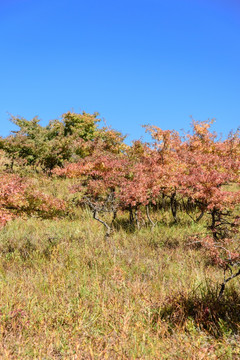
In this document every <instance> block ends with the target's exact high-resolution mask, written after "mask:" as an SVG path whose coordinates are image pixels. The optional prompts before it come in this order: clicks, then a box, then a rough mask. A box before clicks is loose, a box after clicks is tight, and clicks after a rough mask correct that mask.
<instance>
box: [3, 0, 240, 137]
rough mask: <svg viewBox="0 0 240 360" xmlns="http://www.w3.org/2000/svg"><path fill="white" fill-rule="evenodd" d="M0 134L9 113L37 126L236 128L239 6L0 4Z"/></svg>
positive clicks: (7, 0) (65, 1)
mask: <svg viewBox="0 0 240 360" xmlns="http://www.w3.org/2000/svg"><path fill="white" fill-rule="evenodd" d="M0 40H1V41H0V49H1V56H0V75H1V77H0V92H1V93H0V135H2V136H6V135H8V134H9V132H10V130H11V129H12V124H11V123H9V121H8V118H9V116H8V114H7V112H9V113H11V114H13V115H21V116H23V117H25V118H27V119H31V118H32V117H33V116H35V115H38V116H39V117H40V118H41V119H42V124H43V125H46V124H47V122H48V121H49V120H50V119H54V118H58V117H59V116H60V115H61V114H62V113H64V112H66V111H68V110H71V109H74V110H75V111H76V112H79V111H82V110H85V111H87V112H90V113H91V112H94V111H98V112H99V113H100V115H101V117H103V118H105V119H106V121H107V123H108V124H109V125H111V126H112V127H113V128H115V129H118V130H121V131H122V132H123V133H125V134H129V135H130V136H129V138H130V139H134V138H135V139H136V138H139V137H140V136H141V135H143V134H144V131H143V129H142V128H141V127H140V125H141V124H146V123H151V124H154V125H157V126H160V127H162V128H164V129H167V128H170V129H173V128H174V129H177V130H179V129H181V128H185V129H187V128H189V123H190V118H189V116H190V115H192V116H193V117H194V118H195V119H197V120H206V119H207V118H212V117H215V118H216V124H215V129H216V130H217V131H218V132H222V133H223V134H226V133H228V132H229V131H230V130H231V129H236V128H237V127H238V126H239V125H240V2H239V0H235V1H234V0H87V1H86V0H39V1H36V0H0Z"/></svg>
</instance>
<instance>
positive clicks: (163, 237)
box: [0, 177, 240, 360]
mask: <svg viewBox="0 0 240 360" xmlns="http://www.w3.org/2000/svg"><path fill="white" fill-rule="evenodd" d="M34 181H35V183H36V184H37V186H38V187H39V188H41V189H45V192H49V193H52V194H54V195H55V196H57V197H59V198H63V199H67V198H71V195H69V190H68V186H69V181H70V180H64V179H63V180H62V179H61V180H56V179H55V180H54V179H51V178H47V177H43V178H42V177H35V179H34ZM179 216H180V217H181V222H180V223H179V224H174V223H173V222H172V218H171V216H170V213H168V212H167V211H164V212H162V214H161V219H160V221H159V223H158V225H157V226H156V227H155V228H154V229H153V230H152V231H151V229H150V227H149V226H147V225H146V224H145V225H143V226H142V227H141V229H140V230H137V229H135V228H134V227H133V226H132V227H130V226H129V225H128V223H127V218H126V215H125V214H124V213H122V214H121V216H120V217H119V219H118V220H117V222H116V224H115V231H114V232H113V234H112V235H111V237H110V238H109V239H107V240H106V239H104V229H103V227H102V225H101V224H100V223H98V222H97V221H95V220H94V219H92V214H91V212H90V211H89V210H87V209H80V208H76V207H73V206H69V210H68V214H66V216H64V217H63V218H60V219H59V218H58V219H52V220H42V219H40V218H38V217H34V216H33V217H31V218H19V219H15V220H13V221H11V222H9V223H8V224H7V225H6V226H5V227H4V228H3V229H2V230H1V232H0V280H1V281H0V289H1V297H0V338H1V341H0V358H1V359H196V360H198V359H238V358H239V357H240V346H239V340H240V338H239V323H240V309H239V307H240V289H239V282H238V281H239V280H238V278H237V279H234V280H232V281H231V282H230V283H229V285H228V286H227V289H226V291H225V293H224V296H223V297H222V298H221V299H217V293H218V291H219V283H221V282H222V280H223V270H222V269H220V268H219V267H217V266H216V265H214V263H212V262H211V260H210V258H208V256H206V253H205V250H204V248H202V247H201V246H199V244H195V245H190V243H191V235H194V234H196V233H202V232H204V231H205V230H206V225H207V223H206V217H203V219H202V220H201V222H200V223H197V224H196V223H194V222H193V221H192V220H191V219H190V218H189V217H188V216H187V215H186V214H180V215H179Z"/></svg>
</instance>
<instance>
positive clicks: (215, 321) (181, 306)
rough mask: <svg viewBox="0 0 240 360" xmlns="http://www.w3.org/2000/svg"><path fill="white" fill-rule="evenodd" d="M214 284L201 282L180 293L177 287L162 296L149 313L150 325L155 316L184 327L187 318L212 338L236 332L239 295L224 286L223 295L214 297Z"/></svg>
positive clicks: (171, 325) (231, 288) (171, 326)
mask: <svg viewBox="0 0 240 360" xmlns="http://www.w3.org/2000/svg"><path fill="white" fill-rule="evenodd" d="M218 292H219V289H218V287H216V286H215V285H209V284H208V285H207V286H206V285H204V286H203V285H201V286H200V287H198V288H197V289H196V290H195V291H191V292H188V293H186V292H185V293H184V292H182V291H181V290H180V291H179V292H177V293H176V294H174V295H171V296H168V297H166V300H165V301H164V303H163V304H162V305H161V307H159V308H157V307H156V308H155V309H154V312H153V316H152V322H153V324H154V323H156V321H157V320H158V318H160V319H161V320H165V321H167V322H168V324H169V327H170V328H171V329H173V328H174V327H176V326H181V327H185V328H187V324H188V323H189V319H191V320H192V321H193V322H194V324H195V326H196V327H198V328H199V329H200V330H206V331H207V332H208V333H209V334H210V335H212V336H215V337H220V336H226V335H230V334H234V333H235V334H237V333H238V331H239V324H240V294H239V292H237V291H236V289H235V288H233V287H230V288H228V289H227V291H226V293H225V294H224V296H223V297H221V298H220V299H219V297H218Z"/></svg>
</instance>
